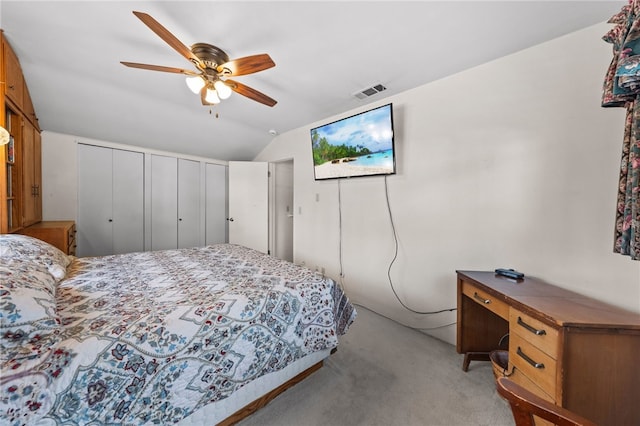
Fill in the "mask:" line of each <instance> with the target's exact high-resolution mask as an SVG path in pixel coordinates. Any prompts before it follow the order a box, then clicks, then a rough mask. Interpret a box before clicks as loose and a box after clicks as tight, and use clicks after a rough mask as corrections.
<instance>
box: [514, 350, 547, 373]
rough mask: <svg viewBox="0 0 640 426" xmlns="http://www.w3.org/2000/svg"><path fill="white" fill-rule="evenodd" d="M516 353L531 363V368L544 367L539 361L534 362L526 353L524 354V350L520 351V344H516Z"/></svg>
mask: <svg viewBox="0 0 640 426" xmlns="http://www.w3.org/2000/svg"><path fill="white" fill-rule="evenodd" d="M517 354H518V355H520V357H521V358H522V359H524V360H525V361H527V362H528V363H529V364H531V365H532V366H533V368H544V364H543V363H541V362H535V361H534V360H532V359H531V358H529V357H528V356H527V354H525V353H524V352H522V349H520V346H518V351H517Z"/></svg>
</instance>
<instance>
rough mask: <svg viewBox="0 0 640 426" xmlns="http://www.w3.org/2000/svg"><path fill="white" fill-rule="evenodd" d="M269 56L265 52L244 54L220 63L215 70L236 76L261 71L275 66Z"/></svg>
mask: <svg viewBox="0 0 640 426" xmlns="http://www.w3.org/2000/svg"><path fill="white" fill-rule="evenodd" d="M275 66H276V64H275V63H274V62H273V60H272V59H271V57H270V56H269V55H267V54H266V53H262V54H260V55H252V56H245V57H244V58H240V59H232V60H231V61H229V62H226V63H224V64H222V65H220V66H219V67H218V68H217V69H216V71H218V72H219V73H223V74H228V75H233V76H238V75H247V74H253V73H254V72H258V71H263V70H266V69H269V68H271V67H275Z"/></svg>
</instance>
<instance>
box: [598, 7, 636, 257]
mask: <svg viewBox="0 0 640 426" xmlns="http://www.w3.org/2000/svg"><path fill="white" fill-rule="evenodd" d="M608 22H609V23H611V24H615V27H614V28H613V29H612V30H611V31H609V32H608V33H607V34H605V35H604V37H603V40H604V41H606V42H607V43H611V44H612V45H613V59H612V61H611V65H610V66H609V69H608V70H607V74H606V78H605V81H604V86H603V95H602V106H603V107H623V108H626V111H627V115H626V119H625V130H624V138H623V144H622V160H621V162H620V181H619V185H618V200H617V209H616V229H615V240H614V248H613V251H614V252H615V253H620V254H623V255H628V256H630V257H631V259H634V260H640V0H630V1H629V4H627V5H626V6H624V7H623V8H622V10H621V11H620V12H619V13H618V14H616V15H614V16H613V17H611V19H609V21H608Z"/></svg>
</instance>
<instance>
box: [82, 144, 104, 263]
mask: <svg viewBox="0 0 640 426" xmlns="http://www.w3.org/2000/svg"><path fill="white" fill-rule="evenodd" d="M111 151H112V150H111V149H110V148H102V147H97V146H92V145H84V144H78V223H77V231H78V233H77V240H78V247H77V254H78V256H103V255H107V254H111V253H112V250H113V246H112V244H113V235H112V225H111V224H112V222H113V213H112V198H113V186H112V181H111V175H112V165H113V158H112V152H111Z"/></svg>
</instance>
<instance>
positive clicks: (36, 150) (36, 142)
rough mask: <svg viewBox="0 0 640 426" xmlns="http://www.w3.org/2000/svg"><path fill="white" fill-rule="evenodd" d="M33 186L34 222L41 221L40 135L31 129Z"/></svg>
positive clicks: (36, 130)
mask: <svg viewBox="0 0 640 426" xmlns="http://www.w3.org/2000/svg"><path fill="white" fill-rule="evenodd" d="M33 184H34V185H35V190H36V191H35V192H36V195H35V200H34V208H35V211H34V212H33V219H34V223H35V222H40V221H41V220H42V135H41V134H40V132H39V131H38V129H36V128H35V127H34V128H33Z"/></svg>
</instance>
